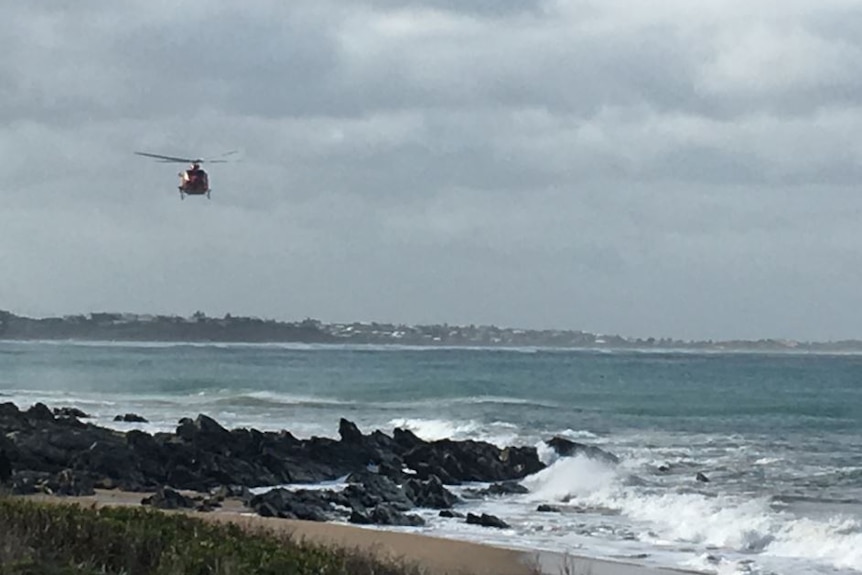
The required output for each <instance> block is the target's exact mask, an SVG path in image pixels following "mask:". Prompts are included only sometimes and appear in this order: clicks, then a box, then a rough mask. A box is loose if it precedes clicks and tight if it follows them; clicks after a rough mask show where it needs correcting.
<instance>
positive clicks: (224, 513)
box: [28, 490, 694, 575]
mask: <svg viewBox="0 0 862 575" xmlns="http://www.w3.org/2000/svg"><path fill="white" fill-rule="evenodd" d="M148 495H151V494H148V493H129V492H123V491H115V490H97V492H96V494H95V495H91V496H82V497H57V496H51V495H42V494H37V495H31V496H28V497H29V498H31V499H34V500H38V501H45V502H50V503H76V504H79V505H84V506H90V505H96V506H103V505H140V502H141V499H142V498H144V497H147V496H148ZM188 513H190V514H193V515H194V516H195V517H198V518H200V519H202V520H206V521H225V522H232V523H235V524H237V525H241V526H247V527H248V528H250V529H257V528H261V527H264V528H267V529H271V530H273V531H276V532H283V533H290V534H292V535H293V536H294V537H297V538H299V539H303V540H306V541H310V542H314V543H321V544H325V545H336V546H340V547H346V548H356V549H361V550H363V551H367V552H370V553H373V554H376V555H378V556H379V557H385V558H392V559H400V560H404V561H406V562H410V563H415V564H418V565H419V566H421V567H422V568H424V569H425V570H427V572H428V573H429V574H435V575H437V574H441V575H443V574H446V575H681V574H692V573H694V572H693V571H683V570H676V569H657V568H649V567H643V566H640V565H632V564H628V563H624V562H616V561H605V560H596V559H589V558H585V557H578V556H564V555H562V554H557V553H548V552H529V551H521V550H516V549H506V548H502V547H495V546H491V545H484V544H480V543H471V542H468V541H459V540H453V539H444V538H440V537H433V536H428V535H420V534H414V533H400V532H392V531H383V530H380V529H373V528H365V527H359V526H353V525H344V524H338V523H321V522H313V521H300V520H292V519H278V518H271V517H260V516H257V515H254V514H251V513H249V512H248V509H246V508H245V507H244V506H243V505H242V503H241V502H240V501H239V500H233V499H228V500H226V501H225V502H224V503H223V505H222V507H221V508H219V509H217V510H215V511H213V512H209V513H199V512H193V511H188Z"/></svg>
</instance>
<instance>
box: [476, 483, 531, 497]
mask: <svg viewBox="0 0 862 575" xmlns="http://www.w3.org/2000/svg"><path fill="white" fill-rule="evenodd" d="M529 492H530V490H529V489H527V488H526V487H524V486H523V485H521V484H520V483H518V482H516V481H502V482H499V483H493V484H491V485H490V486H488V487H486V488H485V489H480V490H478V491H476V492H475V493H476V495H480V496H483V497H484V496H486V495H495V496H496V495H523V494H524V493H529Z"/></svg>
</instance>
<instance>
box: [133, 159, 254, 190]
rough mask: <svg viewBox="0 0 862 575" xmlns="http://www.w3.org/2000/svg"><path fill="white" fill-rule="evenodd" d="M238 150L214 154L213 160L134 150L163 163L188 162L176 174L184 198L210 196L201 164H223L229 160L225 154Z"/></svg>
mask: <svg viewBox="0 0 862 575" xmlns="http://www.w3.org/2000/svg"><path fill="white" fill-rule="evenodd" d="M237 152H238V151H237V150H234V151H232V152H226V153H224V154H221V155H220V156H216V159H213V160H204V159H203V158H178V157H176V156H163V155H161V154H151V153H149V152H135V154H137V155H139V156H146V157H148V158H155V159H157V160H160V161H161V162H163V163H180V164H190V167H189V168H188V169H187V170H183V171H182V172H180V173H179V174H178V175H179V177H180V185H179V186H177V189H179V191H180V199H181V200H184V199H186V198H185V197H186V196H203V195H206V197H207V199H209V197H210V192H211V191H212V190H211V189H210V182H209V175H207V173H206V172H205V171H204V170H203V169H202V168H201V164H202V163H204V162H208V163H210V164H223V163H226V162H229V161H230V160H226V159H224V158H225V157H226V156H230V155H233V154H236V153H237Z"/></svg>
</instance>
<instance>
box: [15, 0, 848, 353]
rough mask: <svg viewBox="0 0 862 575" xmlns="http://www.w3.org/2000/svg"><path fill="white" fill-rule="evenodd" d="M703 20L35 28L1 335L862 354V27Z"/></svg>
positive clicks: (146, 19) (444, 11)
mask: <svg viewBox="0 0 862 575" xmlns="http://www.w3.org/2000/svg"><path fill="white" fill-rule="evenodd" d="M688 6H689V5H687V4H686V5H684V4H683V3H676V2H671V1H665V2H659V3H655V4H653V5H649V6H647V5H637V6H634V5H631V4H629V3H624V2H614V1H610V0H608V1H606V2H602V3H598V2H586V1H582V2H573V1H566V0H559V1H555V2H551V1H547V2H525V3H515V2H495V3H490V2H484V1H475V2H457V3H456V2H453V1H444V0H439V1H433V0H428V1H425V2H422V1H419V0H416V1H404V2H396V1H394V0H392V1H385V0H378V1H370V0H369V1H366V2H357V3H342V2H329V1H317V2H311V1H300V0H297V1H295V2H289V3H284V2H276V1H274V0H273V1H268V2H260V3H254V4H249V5H248V6H245V7H239V6H238V5H236V6H234V5H232V4H230V3H218V2H215V3H212V2H208V3H204V2H194V1H190V0H187V1H182V2H177V3H173V4H170V5H155V4H152V3H147V2H143V1H140V2H129V3H124V4H122V5H120V4H116V5H107V6H106V5H104V4H103V3H97V2H79V3H76V4H74V5H70V4H68V3H65V4H62V5H61V3H56V2H52V3H44V2H42V3H38V4H36V3H30V4H27V3H21V4H19V5H15V6H10V7H8V8H7V12H8V16H9V17H8V18H5V19H4V20H3V21H0V51H2V52H0V53H2V54H3V57H2V58H0V98H2V100H0V153H2V155H3V162H2V163H0V199H2V201H3V205H4V210H3V211H2V212H0V269H3V270H11V271H10V272H9V273H8V274H5V277H8V278H11V279H8V281H6V280H4V281H3V282H0V307H7V308H10V309H13V310H14V311H19V312H32V313H76V312H82V311H89V310H94V309H116V310H129V311H140V312H148V311H152V312H167V313H186V314H187V313H190V312H191V311H194V310H196V309H203V310H205V311H207V312H209V313H227V312H231V313H250V314H255V315H261V316H268V317H282V318H295V317H305V316H316V317H320V318H322V319H326V320H353V319H367V320H383V321H386V320H389V321H448V322H450V323H483V322H487V323H497V324H506V325H516V326H526V327H545V326H555V327H571V328H574V329H590V330H593V331H598V332H616V333H623V334H631V335H637V336H649V335H656V336H661V335H667V336H674V337H737V336H740V337H770V336H774V337H784V336H787V337H801V338H805V337H810V338H818V337H848V336H859V332H858V327H857V326H858V325H859V324H860V322H862V315H860V314H859V312H857V311H855V310H856V309H857V307H858V306H856V305H855V301H856V299H857V295H856V291H857V286H858V285H859V282H860V280H862V277H860V272H857V271H856V270H859V269H862V267H860V266H859V265H858V263H859V261H858V260H859V255H858V254H859V250H858V248H857V246H858V245H860V235H859V232H858V229H859V225H858V220H859V215H860V214H862V200H860V199H859V198H860V196H859V194H858V182H859V181H860V177H862V168H860V166H862V152H860V148H859V145H858V134H859V132H860V130H862V114H860V109H862V106H860V93H862V92H860V85H859V82H860V81H859V79H858V74H856V73H855V70H856V69H858V64H859V63H860V62H859V60H860V53H862V52H861V51H862V48H860V41H859V40H858V39H857V37H856V36H857V35H854V34H853V30H855V28H854V27H853V22H856V21H857V20H859V18H860V10H859V8H858V7H855V6H851V5H849V4H842V3H838V2H831V3H824V4H817V5H815V4H814V3H813V2H811V3H806V2H804V1H803V0H799V1H798V2H795V3H793V4H792V5H788V8H787V11H786V12H785V13H784V16H783V17H782V18H781V19H778V18H773V17H772V15H771V14H769V13H767V8H768V6H766V5H763V6H759V5H757V6H756V5H751V4H748V3H746V4H745V5H744V6H743V5H742V4H741V3H740V4H739V5H735V4H734V3H731V4H730V5H724V4H722V3H718V2H707V3H705V4H703V5H702V6H701V7H700V8H698V9H697V10H694V11H693V10H692V9H691V8H690V7H688ZM743 8H744V9H743ZM851 70H852V73H851ZM235 148H241V149H242V150H243V154H242V155H241V159H242V161H241V162H238V163H234V164H223V165H221V164H220V165H213V166H211V167H210V168H209V170H210V174H211V176H212V179H213V187H214V190H215V192H214V196H213V199H212V200H211V201H207V200H203V201H197V200H195V199H189V200H186V201H185V202H180V200H179V198H178V195H177V192H176V188H175V186H176V172H177V171H178V169H180V168H181V166H178V165H169V164H158V163H153V162H150V161H149V160H146V159H143V158H139V157H134V156H132V152H133V151H134V150H148V151H155V152H162V153H169V154H176V155H195V156H197V155H201V156H208V155H213V154H217V153H220V152H223V151H227V150H231V149H235Z"/></svg>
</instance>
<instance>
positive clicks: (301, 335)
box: [0, 311, 862, 353]
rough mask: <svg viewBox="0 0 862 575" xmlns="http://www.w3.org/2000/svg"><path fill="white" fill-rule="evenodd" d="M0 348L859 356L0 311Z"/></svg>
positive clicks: (844, 349)
mask: <svg viewBox="0 0 862 575" xmlns="http://www.w3.org/2000/svg"><path fill="white" fill-rule="evenodd" d="M0 340H6V341H31V342H32V341H70V342H93V343H95V342H128V343H197V344H215V343H223V344H288V343H296V344H342V345H345V344H346V345H372V346H380V345H384V346H385V345H393V346H405V347H421V348H429V347H430V348H501V349H505V348H543V349H568V350H584V351H589V350H630V351H643V352H649V351H662V352H674V351H678V352H686V351H688V352H690V351H700V352H769V353H774V352H792V353H860V352H862V341H860V340H844V341H837V342H800V341H793V340H785V339H760V340H727V341H714V340H704V341H684V340H676V339H670V338H652V337H650V338H630V337H624V336H619V335H604V334H593V333H589V332H584V331H576V330H550V329H548V330H530V329H514V328H501V327H497V326H476V325H469V326H454V325H448V324H437V325H404V324H391V323H377V322H370V323H362V322H354V323H323V322H321V321H318V320H314V319H304V320H302V321H296V322H283V321H276V320H264V319H260V318H256V317H239V316H232V315H230V314H227V315H225V316H224V317H221V318H215V317H208V316H206V315H205V314H203V313H201V312H197V313H195V314H193V315H192V316H190V317H180V316H165V315H147V314H124V313H101V312H100V313H90V314H86V315H83V314H82V315H67V316H62V317H47V318H31V317H25V316H19V315H16V314H14V313H11V312H8V311H0Z"/></svg>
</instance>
